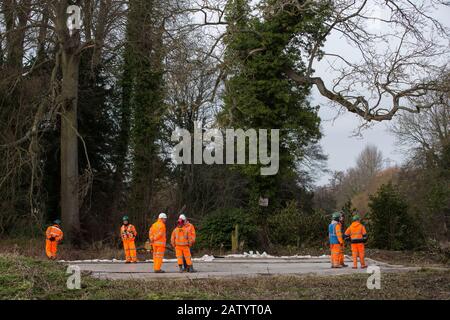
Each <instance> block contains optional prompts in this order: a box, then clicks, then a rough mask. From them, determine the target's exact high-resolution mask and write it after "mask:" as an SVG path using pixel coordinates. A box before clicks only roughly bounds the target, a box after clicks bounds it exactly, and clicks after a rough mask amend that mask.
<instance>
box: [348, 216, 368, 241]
mask: <svg viewBox="0 0 450 320" xmlns="http://www.w3.org/2000/svg"><path fill="white" fill-rule="evenodd" d="M345 235H346V236H350V239H351V241H352V243H363V242H364V238H365V237H366V235H367V231H366V227H364V226H363V225H362V224H361V222H359V221H355V222H353V223H352V224H351V225H350V227H348V228H347V230H346V231H345Z"/></svg>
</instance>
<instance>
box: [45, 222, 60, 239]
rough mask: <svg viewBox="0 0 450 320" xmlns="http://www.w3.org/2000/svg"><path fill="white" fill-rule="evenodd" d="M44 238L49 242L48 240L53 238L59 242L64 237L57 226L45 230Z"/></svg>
mask: <svg viewBox="0 0 450 320" xmlns="http://www.w3.org/2000/svg"><path fill="white" fill-rule="evenodd" d="M45 236H46V238H47V239H48V240H50V238H55V240H56V241H61V240H62V238H63V237H64V233H63V232H62V230H61V229H60V228H59V226H57V225H53V226H50V227H48V228H47V231H46V232H45Z"/></svg>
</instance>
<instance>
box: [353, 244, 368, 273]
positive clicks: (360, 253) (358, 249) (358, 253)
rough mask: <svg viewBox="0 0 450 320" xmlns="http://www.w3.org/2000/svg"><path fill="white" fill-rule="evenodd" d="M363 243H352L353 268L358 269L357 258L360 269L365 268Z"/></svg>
mask: <svg viewBox="0 0 450 320" xmlns="http://www.w3.org/2000/svg"><path fill="white" fill-rule="evenodd" d="M364 251H365V249H364V243H352V257H353V267H354V268H357V267H358V257H359V262H360V263H361V267H365V266H366V263H365V261H364Z"/></svg>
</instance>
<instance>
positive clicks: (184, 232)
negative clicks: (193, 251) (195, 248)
mask: <svg viewBox="0 0 450 320" xmlns="http://www.w3.org/2000/svg"><path fill="white" fill-rule="evenodd" d="M170 243H171V244H172V247H174V248H175V247H178V246H188V247H190V246H191V245H192V237H191V235H190V234H189V230H188V229H187V228H185V226H183V227H176V228H175V230H173V232H172V236H171V237H170Z"/></svg>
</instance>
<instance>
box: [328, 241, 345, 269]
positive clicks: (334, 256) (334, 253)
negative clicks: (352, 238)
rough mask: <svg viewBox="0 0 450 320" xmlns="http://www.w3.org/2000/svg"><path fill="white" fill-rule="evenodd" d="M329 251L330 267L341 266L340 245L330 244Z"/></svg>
mask: <svg viewBox="0 0 450 320" xmlns="http://www.w3.org/2000/svg"><path fill="white" fill-rule="evenodd" d="M330 249H331V265H332V266H333V267H337V266H340V265H341V252H342V245H341V244H339V243H338V244H330Z"/></svg>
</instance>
